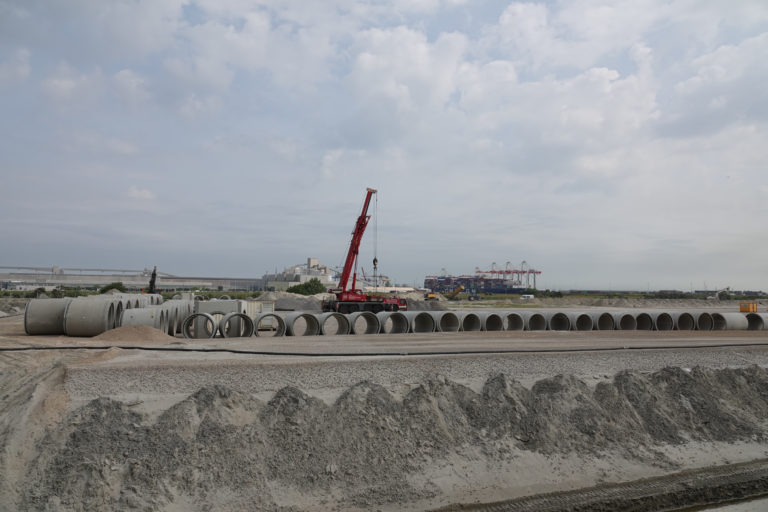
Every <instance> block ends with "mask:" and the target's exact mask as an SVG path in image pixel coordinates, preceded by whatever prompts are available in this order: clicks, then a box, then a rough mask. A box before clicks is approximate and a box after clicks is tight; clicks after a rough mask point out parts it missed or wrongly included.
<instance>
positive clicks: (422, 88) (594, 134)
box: [0, 0, 768, 291]
mask: <svg viewBox="0 0 768 512" xmlns="http://www.w3.org/2000/svg"><path fill="white" fill-rule="evenodd" d="M766 84H768V2H765V1H764V0H733V1H730V2H723V1H721V0H628V1H620V0H616V1H598V0H567V1H565V0H563V1H542V2H535V1H534V2H510V1H495V0H485V1H483V0H476V1H463V0H370V1H352V0H338V1H331V0H329V1H321V2H306V1H299V0H282V1H252V0H189V1H187V0H110V1H104V0H70V1H67V2H51V1H50V0H0V215H1V216H2V218H3V221H2V222H1V223H0V265H6V266H53V265H57V266H62V267H97V268H127V269H134V268H137V269H140V268H144V267H152V266H154V265H157V266H158V269H159V270H160V271H164V272H168V273H171V274H176V275H187V276H227V277H259V276H261V275H262V274H264V273H265V272H273V271H274V270H275V269H278V270H282V269H283V268H284V267H286V266H289V265H293V264H296V263H301V262H304V261H306V258H307V257H310V256H311V257H316V258H318V259H319V260H320V262H321V263H323V264H326V265H330V266H340V265H342V264H343V261H344V258H345V255H346V251H347V247H348V244H349V239H350V233H351V231H352V228H353V225H354V223H355V220H356V218H357V216H358V215H359V214H360V209H361V206H362V202H363V198H364V196H365V190H366V187H372V188H375V189H377V190H378V193H377V194H376V201H375V202H374V204H373V205H372V208H371V213H374V210H375V215H374V216H373V218H372V219H371V221H370V224H369V227H368V230H367V231H366V233H365V236H364V237H363V241H362V244H361V251H360V265H361V266H362V268H363V269H365V271H366V272H368V273H370V272H371V271H372V265H371V263H370V262H371V260H372V259H373V256H374V254H375V255H376V256H377V257H378V260H379V271H380V272H381V273H384V274H386V275H388V276H390V277H391V278H392V279H393V280H394V281H395V282H397V283H403V284H411V285H412V284H417V285H421V284H422V283H423V279H424V276H426V275H433V274H440V273H441V272H442V271H443V269H445V272H447V273H449V274H455V275H458V274H471V273H474V271H475V269H476V268H480V269H489V268H491V266H492V264H493V263H496V266H497V267H500V268H504V267H505V266H507V262H509V266H510V268H518V267H520V264H521V262H522V261H526V262H527V264H528V265H529V266H530V267H532V268H535V269H538V270H540V271H541V272H542V273H541V275H540V276H539V278H538V280H537V284H538V288H540V289H545V288H549V289H560V290H567V289H578V288H582V289H583V288H588V289H610V290H622V289H639V290H646V289H648V290H659V289H678V290H685V291H688V290H690V289H708V290H714V289H720V288H725V287H726V286H730V287H731V288H732V289H750V290H765V291H768V225H767V223H766V220H767V219H768V169H767V167H766V162H768V86H766Z"/></svg>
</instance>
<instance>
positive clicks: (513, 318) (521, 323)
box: [507, 313, 525, 331]
mask: <svg viewBox="0 0 768 512" xmlns="http://www.w3.org/2000/svg"><path fill="white" fill-rule="evenodd" d="M523 329H525V320H523V317H522V316H520V314H518V313H508V314H507V330H508V331H522V330H523Z"/></svg>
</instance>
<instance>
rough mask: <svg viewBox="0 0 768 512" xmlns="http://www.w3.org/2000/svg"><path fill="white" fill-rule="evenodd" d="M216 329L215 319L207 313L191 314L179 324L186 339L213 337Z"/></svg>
mask: <svg viewBox="0 0 768 512" xmlns="http://www.w3.org/2000/svg"><path fill="white" fill-rule="evenodd" d="M217 330H218V328H217V326H216V320H214V319H213V317H212V316H211V315H209V314H208V313H194V314H191V315H189V316H188V317H187V318H185V319H184V323H182V324H181V334H182V335H183V336H184V337H185V338H188V339H202V338H213V337H214V336H216V331H217Z"/></svg>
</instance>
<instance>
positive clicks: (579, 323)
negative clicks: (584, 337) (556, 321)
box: [566, 312, 594, 331]
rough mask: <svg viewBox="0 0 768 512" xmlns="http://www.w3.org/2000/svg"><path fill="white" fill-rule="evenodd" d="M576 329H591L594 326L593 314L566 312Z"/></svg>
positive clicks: (572, 327) (572, 326) (573, 327)
mask: <svg viewBox="0 0 768 512" xmlns="http://www.w3.org/2000/svg"><path fill="white" fill-rule="evenodd" d="M566 315H568V320H569V321H570V322H571V329H573V330H574V331H591V330H592V329H593V328H594V321H593V320H592V315H590V314H587V313H571V312H568V313H566Z"/></svg>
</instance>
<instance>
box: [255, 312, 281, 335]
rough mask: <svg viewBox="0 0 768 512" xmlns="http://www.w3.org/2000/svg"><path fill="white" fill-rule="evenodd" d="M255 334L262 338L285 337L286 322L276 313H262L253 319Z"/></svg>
mask: <svg viewBox="0 0 768 512" xmlns="http://www.w3.org/2000/svg"><path fill="white" fill-rule="evenodd" d="M253 332H254V334H255V335H256V336H261V337H269V336H272V337H278V336H285V320H283V318H282V317H281V316H279V315H276V314H274V313H260V314H258V315H256V316H255V317H253Z"/></svg>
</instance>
